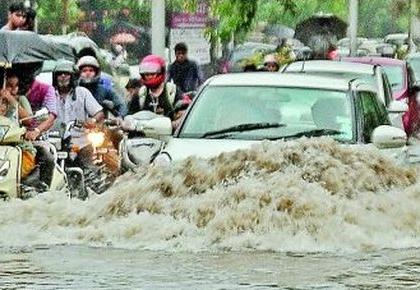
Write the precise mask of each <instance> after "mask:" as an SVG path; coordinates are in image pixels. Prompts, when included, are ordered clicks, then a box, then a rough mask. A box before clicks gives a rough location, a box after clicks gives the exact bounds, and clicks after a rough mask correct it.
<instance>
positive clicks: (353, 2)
mask: <svg viewBox="0 0 420 290" xmlns="http://www.w3.org/2000/svg"><path fill="white" fill-rule="evenodd" d="M349 1H350V3H349V10H350V11H349V22H350V26H349V34H350V35H349V36H350V56H356V54H357V22H358V20H357V17H358V6H359V5H358V4H359V3H358V0H349Z"/></svg>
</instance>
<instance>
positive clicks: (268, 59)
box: [264, 54, 279, 65]
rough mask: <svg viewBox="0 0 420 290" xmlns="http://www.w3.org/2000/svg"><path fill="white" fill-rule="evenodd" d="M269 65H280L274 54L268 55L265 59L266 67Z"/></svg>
mask: <svg viewBox="0 0 420 290" xmlns="http://www.w3.org/2000/svg"><path fill="white" fill-rule="evenodd" d="M268 63H275V64H277V65H279V62H278V60H277V58H276V56H275V55H274V54H267V55H266V56H265V57H264V65H267V64H268Z"/></svg>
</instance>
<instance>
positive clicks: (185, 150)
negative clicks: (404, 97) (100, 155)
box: [162, 138, 420, 163]
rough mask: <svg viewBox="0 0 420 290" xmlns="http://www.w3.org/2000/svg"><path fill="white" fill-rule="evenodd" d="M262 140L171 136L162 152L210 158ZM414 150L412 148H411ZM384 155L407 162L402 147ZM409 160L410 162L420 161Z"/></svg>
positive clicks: (179, 156) (180, 157)
mask: <svg viewBox="0 0 420 290" xmlns="http://www.w3.org/2000/svg"><path fill="white" fill-rule="evenodd" d="M261 142H263V141H254V140H232V139H189V138H171V139H169V140H168V142H167V144H166V146H165V148H164V149H163V150H162V153H166V154H169V156H170V157H171V159H172V161H180V160H183V159H185V158H188V157H192V156H195V157H199V158H212V157H216V156H218V155H219V154H221V153H227V152H232V151H235V150H239V149H249V148H251V146H252V145H254V144H258V143H261ZM342 145H343V146H350V147H353V146H374V145H373V144H342ZM418 148H419V149H418V151H417V153H418V155H416V158H417V159H419V160H420V146H418ZM411 150H414V149H411ZM380 151H381V152H382V153H383V154H384V156H388V157H392V158H395V159H396V160H398V161H399V162H401V163H406V162H409V163H410V161H409V160H405V156H406V153H405V149H404V148H402V147H401V148H392V149H380ZM417 159H416V160H415V161H411V163H415V162H420V161H417Z"/></svg>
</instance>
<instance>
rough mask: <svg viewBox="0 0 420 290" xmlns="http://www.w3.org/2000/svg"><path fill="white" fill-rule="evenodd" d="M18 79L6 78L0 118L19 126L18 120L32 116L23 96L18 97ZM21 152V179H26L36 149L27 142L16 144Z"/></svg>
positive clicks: (2, 91)
mask: <svg viewBox="0 0 420 290" xmlns="http://www.w3.org/2000/svg"><path fill="white" fill-rule="evenodd" d="M18 91H19V78H18V77H17V75H15V74H13V73H8V74H7V76H6V85H5V88H4V89H2V90H0V116H5V117H7V118H8V119H10V120H11V121H12V122H13V123H14V124H16V126H19V121H20V119H23V118H28V117H30V116H32V109H31V106H30V104H29V101H28V99H27V98H26V97H25V96H19V95H18ZM18 146H19V147H20V148H21V150H22V171H21V176H22V178H25V177H27V176H28V175H29V174H30V173H31V172H32V171H33V170H34V168H35V165H36V162H35V157H36V149H35V147H34V146H33V144H32V143H31V142H29V141H26V140H24V141H22V142H21V143H19V144H18Z"/></svg>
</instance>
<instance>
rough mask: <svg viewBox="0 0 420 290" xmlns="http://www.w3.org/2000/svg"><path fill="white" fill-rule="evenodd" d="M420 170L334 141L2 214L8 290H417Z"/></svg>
mask: <svg viewBox="0 0 420 290" xmlns="http://www.w3.org/2000/svg"><path fill="white" fill-rule="evenodd" d="M418 176H419V174H418V169H417V168H412V167H406V166H403V165H400V164H397V163H396V162H395V161H394V160H392V159H390V158H386V157H384V156H383V155H381V154H379V152H378V150H376V149H373V148H370V147H366V146H362V147H357V146H354V147H348V146H340V145H338V143H336V142H334V141H332V140H331V139H328V138H319V139H304V140H298V141H290V142H275V143H274V142H271V143H263V144H262V145H259V146H254V147H253V148H251V149H249V150H241V151H237V152H232V153H229V154H222V155H220V156H218V157H216V158H213V159H211V160H202V159H197V158H190V159H187V160H185V161H182V162H180V163H177V164H174V166H173V167H172V168H171V169H165V170H164V169H159V168H152V169H151V170H150V171H149V172H147V173H146V174H134V173H129V174H126V175H124V176H122V177H121V178H120V179H119V181H118V182H117V184H115V186H113V187H112V188H111V189H110V190H109V191H108V192H106V193H105V194H103V195H100V196H93V197H91V198H90V199H89V200H87V201H81V200H76V199H71V200H70V199H68V198H66V196H65V195H63V194H62V193H56V192H49V193H45V194H42V195H39V196H38V197H35V198H32V199H29V200H25V201H23V200H10V201H7V202H2V203H0V213H1V214H0V289H22V288H23V289H272V288H280V289H383V288H392V289H401V288H408V289H419V288H420V281H419V279H420V182H419V178H418Z"/></svg>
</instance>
